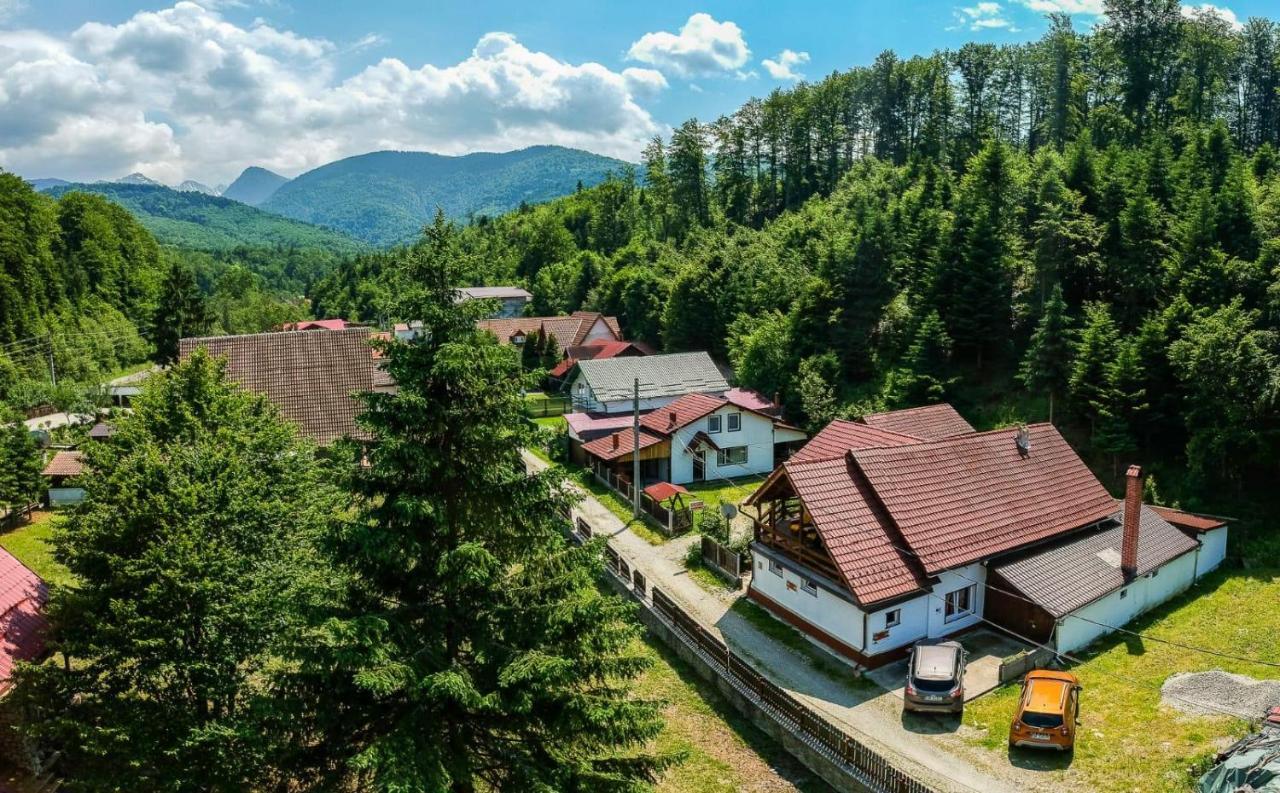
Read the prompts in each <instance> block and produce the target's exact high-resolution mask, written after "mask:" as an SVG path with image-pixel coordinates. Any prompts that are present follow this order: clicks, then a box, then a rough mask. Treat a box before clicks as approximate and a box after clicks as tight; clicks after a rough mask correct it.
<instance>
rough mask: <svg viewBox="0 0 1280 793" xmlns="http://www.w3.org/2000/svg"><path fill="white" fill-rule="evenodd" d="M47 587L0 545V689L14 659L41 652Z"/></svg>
mask: <svg viewBox="0 0 1280 793" xmlns="http://www.w3.org/2000/svg"><path fill="white" fill-rule="evenodd" d="M48 599H49V589H48V587H47V586H46V585H45V583H44V581H42V580H40V576H38V575H36V574H35V573H33V572H32V571H31V570H30V569H28V568H27V567H26V566H25V565H23V564H22V563H21V562H19V561H18V560H17V559H16V558H14V556H13V555H12V554H11V553H9V552H8V551H5V550H3V549H0V690H3V689H5V688H8V687H9V679H10V677H11V676H12V675H13V668H14V666H15V664H16V663H17V662H18V661H32V660H35V659H36V658H39V657H40V656H41V655H42V654H43V653H44V634H45V630H46V629H47V628H48V623H47V622H46V620H45V617H44V613H43V609H44V604H45V602H46V601H47V600H48Z"/></svg>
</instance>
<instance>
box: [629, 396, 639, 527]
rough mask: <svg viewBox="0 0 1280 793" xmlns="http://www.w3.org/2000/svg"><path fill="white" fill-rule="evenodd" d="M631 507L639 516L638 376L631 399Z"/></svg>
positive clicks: (636, 515)
mask: <svg viewBox="0 0 1280 793" xmlns="http://www.w3.org/2000/svg"><path fill="white" fill-rule="evenodd" d="M631 441H632V447H631V509H632V512H633V513H634V515H635V517H637V518H638V517H640V378H639V377H637V378H636V379H635V384H634V386H633V389H632V400H631Z"/></svg>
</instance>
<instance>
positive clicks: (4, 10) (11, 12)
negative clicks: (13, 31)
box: [0, 0, 27, 22]
mask: <svg viewBox="0 0 1280 793" xmlns="http://www.w3.org/2000/svg"><path fill="white" fill-rule="evenodd" d="M26 8H27V0H0V22H3V21H5V20H6V19H13V18H14V17H16V16H17V15H18V14H20V13H22V12H23V11H25V10H26Z"/></svg>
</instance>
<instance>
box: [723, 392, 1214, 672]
mask: <svg viewBox="0 0 1280 793" xmlns="http://www.w3.org/2000/svg"><path fill="white" fill-rule="evenodd" d="M864 422H865V423H863V422H853V421H843V420H837V421H834V422H832V423H831V424H830V425H828V426H827V427H825V428H824V429H823V430H822V431H821V432H819V433H818V434H817V435H815V436H814V437H813V439H812V440H810V441H809V443H808V444H806V445H805V446H804V448H802V449H801V450H800V451H798V452H797V453H796V454H795V455H793V456H792V457H791V458H790V459H788V460H787V461H786V462H784V463H783V464H782V465H781V466H779V467H778V468H777V469H775V470H774V471H773V473H772V474H770V476H769V478H768V479H767V480H766V481H765V483H764V484H763V485H761V486H760V488H759V489H758V490H757V491H756V492H755V493H753V494H752V495H751V497H750V498H749V499H748V500H747V502H746V505H748V506H754V507H756V509H757V511H758V519H757V521H756V535H755V542H754V543H753V544H752V554H753V557H754V560H753V561H754V571H753V576H752V582H751V588H750V590H749V596H750V597H751V598H752V599H754V600H756V601H757V602H758V603H760V604H761V605H763V606H765V607H766V608H768V609H769V610H770V611H772V612H773V613H774V614H775V615H776V616H778V617H780V618H782V619H784V620H785V621H787V622H789V623H791V624H792V625H795V626H796V627H798V628H800V629H801V630H803V631H805V632H807V633H809V634H810V635H811V636H813V637H814V638H816V639H818V640H820V641H822V642H824V643H826V644H827V645H829V646H831V647H832V648H833V649H835V650H837V651H838V652H841V653H842V654H844V655H846V656H848V657H850V658H852V659H854V660H856V661H857V662H859V663H862V664H865V665H868V666H875V665H879V664H881V663H884V662H885V661H888V660H892V659H893V658H895V657H899V656H900V655H901V654H902V653H904V652H905V650H906V649H907V648H908V647H910V646H911V645H912V644H914V643H915V642H917V641H920V640H922V639H926V638H939V637H943V636H951V635H954V634H957V633H960V632H963V631H965V630H967V629H969V628H972V627H974V626H976V625H978V624H981V623H983V622H996V623H998V624H999V625H1001V626H1003V627H1005V628H1007V629H1008V630H1009V631H1011V632H1014V633H1016V634H1019V635H1022V636H1028V637H1031V638H1033V639H1035V640H1036V641H1039V642H1045V643H1051V644H1053V645H1054V646H1055V647H1056V648H1057V649H1058V651H1059V652H1068V651H1070V650H1072V649H1075V648H1077V647H1079V646H1082V645H1083V644H1085V643H1087V642H1088V641H1091V640H1092V639H1093V638H1096V637H1097V636H1098V635H1101V633H1105V632H1106V630H1105V629H1099V628H1098V627H1097V626H1098V625H1104V626H1112V627H1114V626H1118V625H1121V624H1123V623H1124V622H1126V621H1127V620H1129V619H1131V618H1132V617H1133V616H1135V615H1136V614H1138V613H1141V611H1143V610H1145V609H1146V608H1149V607H1151V606H1153V605H1155V604H1156V603H1159V602H1163V600H1165V599H1167V598H1169V597H1171V596H1173V595H1174V594H1177V593H1178V592H1180V591H1182V590H1184V589H1186V588H1187V587H1188V586H1190V585H1191V583H1193V582H1194V580H1195V578H1196V577H1197V576H1198V575H1202V574H1203V573H1204V572H1206V571H1207V569H1212V566H1214V565H1216V564H1217V562H1218V561H1221V554H1220V552H1219V551H1218V550H1217V548H1216V540H1217V538H1216V537H1215V538H1214V542H1212V543H1211V542H1206V541H1205V540H1204V539H1203V538H1197V537H1193V536H1191V534H1189V533H1188V530H1187V529H1183V530H1180V529H1179V528H1175V525H1176V521H1175V520H1174V518H1176V517H1177V516H1173V515H1171V514H1169V513H1166V512H1163V511H1160V510H1157V509H1155V508H1151V507H1146V506H1143V505H1142V503H1141V479H1140V472H1139V473H1138V474H1136V475H1135V476H1134V477H1133V478H1131V480H1130V482H1129V490H1130V495H1129V499H1130V500H1131V501H1132V505H1131V506H1122V505H1121V504H1119V503H1118V502H1117V501H1116V499H1115V498H1114V497H1113V496H1112V495H1111V494H1110V493H1109V492H1108V491H1107V489H1106V488H1105V487H1103V485H1102V483H1101V482H1100V481H1098V479H1097V477H1095V476H1094V475H1093V473H1092V472H1091V471H1090V470H1089V468H1088V467H1087V466H1086V465H1085V464H1084V462H1083V461H1082V460H1081V459H1080V458H1079V456H1078V455H1076V453H1075V451H1074V450H1073V449H1072V448H1071V447H1070V446H1069V445H1068V444H1067V442H1066V440H1065V439H1063V437H1062V436H1061V435H1060V434H1059V433H1058V431H1057V430H1056V429H1055V428H1054V427H1053V426H1052V425H1050V424H1035V425H1032V426H1030V427H1028V428H1026V429H1025V434H1023V432H1020V431H1016V430H1012V429H1005V430H994V431H991V432H975V431H974V430H973V428H972V427H971V426H970V425H969V424H968V422H966V421H965V420H964V419H963V418H962V417H960V415H959V414H958V413H956V412H955V410H954V409H953V408H951V406H949V405H946V406H934V407H930V408H923V409H913V410H906V411H896V412H892V413H882V414H877V415H875V416H868V417H866V419H864ZM1134 470H1135V471H1137V470H1138V469H1137V467H1136V466H1135V467H1134ZM1134 488H1136V491H1135V490H1134ZM1134 492H1136V494H1137V495H1133V494H1134ZM1166 517H1167V518H1168V519H1166ZM1197 519H1199V520H1197ZM1179 520H1181V521H1182V523H1183V524H1186V525H1189V526H1190V525H1192V524H1195V526H1196V527H1200V528H1202V529H1207V530H1209V531H1215V530H1220V531H1222V532H1223V534H1222V540H1223V545H1224V546H1225V528H1224V527H1223V526H1222V524H1218V525H1217V526H1216V527H1213V528H1209V521H1206V520H1203V516H1188V517H1185V518H1179ZM1201 523H1203V526H1201ZM1130 552H1132V554H1130ZM1126 559H1129V560H1137V561H1134V562H1132V564H1129V563H1127V562H1125V560H1126ZM1197 562H1201V564H1197ZM997 571H998V572H997ZM1157 576H1158V578H1157ZM992 581H998V585H997V584H993V583H992Z"/></svg>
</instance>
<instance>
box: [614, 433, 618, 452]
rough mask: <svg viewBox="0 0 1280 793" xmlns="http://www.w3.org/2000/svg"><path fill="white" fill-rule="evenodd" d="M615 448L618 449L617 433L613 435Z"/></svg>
mask: <svg viewBox="0 0 1280 793" xmlns="http://www.w3.org/2000/svg"><path fill="white" fill-rule="evenodd" d="M613 448H615V449H617V448H618V434H617V433H616V432H615V433H614V434H613Z"/></svg>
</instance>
